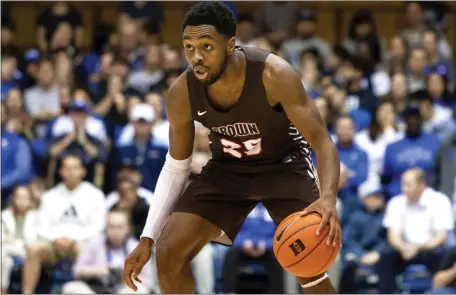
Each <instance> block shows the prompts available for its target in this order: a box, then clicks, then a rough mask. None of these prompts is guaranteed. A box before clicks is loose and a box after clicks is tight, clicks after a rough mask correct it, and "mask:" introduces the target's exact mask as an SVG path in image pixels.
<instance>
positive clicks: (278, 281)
mask: <svg viewBox="0 0 456 295" xmlns="http://www.w3.org/2000/svg"><path fill="white" fill-rule="evenodd" d="M274 232H275V225H274V222H273V221H272V219H271V217H270V216H269V214H268V212H267V211H266V209H265V208H264V207H263V205H261V204H260V205H257V207H255V208H254V209H253V210H252V212H250V214H249V215H248V216H247V218H246V220H245V222H244V224H243V225H242V227H241V230H240V231H239V233H238V235H237V238H236V239H235V240H234V244H233V246H232V247H231V248H230V249H229V250H228V253H227V254H226V257H225V263H224V269H223V277H224V281H225V291H226V292H227V293H237V292H240V291H241V290H239V289H238V286H239V284H238V282H239V268H240V267H241V265H242V264H244V263H245V262H247V263H248V262H250V263H253V262H255V263H258V262H259V263H263V264H264V265H265V266H266V268H267V270H268V271H267V273H268V281H269V289H268V290H267V292H266V293H269V294H272V293H278V294H281V293H283V292H284V275H283V270H282V268H281V267H280V265H279V264H278V263H277V260H276V259H275V257H274V255H273V254H274V252H273V249H272V241H273V237H274Z"/></svg>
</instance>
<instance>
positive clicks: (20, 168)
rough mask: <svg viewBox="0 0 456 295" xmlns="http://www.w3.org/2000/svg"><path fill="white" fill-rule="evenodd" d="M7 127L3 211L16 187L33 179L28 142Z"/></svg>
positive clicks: (4, 154) (4, 130) (3, 173)
mask: <svg viewBox="0 0 456 295" xmlns="http://www.w3.org/2000/svg"><path fill="white" fill-rule="evenodd" d="M2 117H3V114H2ZM2 119H3V118H2ZM2 123H3V122H2ZM5 127H6V126H4V124H2V134H1V137H2V157H1V158H2V170H1V171H2V179H1V185H2V196H1V197H2V202H1V204H2V209H4V208H6V206H8V203H9V196H10V194H11V192H12V191H13V189H14V187H16V186H17V185H21V184H28V182H30V180H31V177H32V154H31V152H30V148H29V146H28V144H27V141H25V140H24V139H23V138H21V137H20V136H19V135H17V134H15V133H12V132H10V131H8V130H6V129H5Z"/></svg>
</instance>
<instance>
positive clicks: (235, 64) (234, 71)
mask: <svg viewBox="0 0 456 295" xmlns="http://www.w3.org/2000/svg"><path fill="white" fill-rule="evenodd" d="M242 55H244V53H243V52H242V51H240V50H236V51H234V54H233V55H232V56H231V58H230V59H229V60H228V64H227V66H226V69H225V71H224V72H223V74H222V75H221V76H220V78H219V79H218V80H217V82H215V83H214V84H213V85H211V86H216V87H217V86H218V85H226V84H229V83H233V82H237V81H238V80H239V78H240V77H243V75H242V72H243V71H244V68H245V67H246V63H247V58H246V60H245V62H244V60H243V56H242Z"/></svg>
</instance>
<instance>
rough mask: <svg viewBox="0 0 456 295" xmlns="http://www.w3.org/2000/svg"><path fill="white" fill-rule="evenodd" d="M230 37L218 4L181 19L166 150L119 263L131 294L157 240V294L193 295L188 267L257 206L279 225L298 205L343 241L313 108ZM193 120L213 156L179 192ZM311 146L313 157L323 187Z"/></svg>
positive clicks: (286, 68) (289, 77)
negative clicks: (141, 224) (133, 241)
mask: <svg viewBox="0 0 456 295" xmlns="http://www.w3.org/2000/svg"><path fill="white" fill-rule="evenodd" d="M235 33H236V21H235V19H234V16H233V14H232V12H231V11H230V10H229V8H227V7H226V6H225V5H224V4H222V3H221V2H206V1H201V2H199V3H198V4H196V5H195V6H193V7H192V8H191V9H190V11H189V12H188V13H187V15H186V16H185V20H184V24H183V44H184V48H185V55H186V58H187V61H188V63H189V65H190V68H189V69H188V70H187V71H186V72H184V73H183V74H182V75H181V76H180V77H179V78H178V79H177V80H176V81H175V82H174V84H173V85H172V86H171V87H170V89H169V94H168V97H167V99H166V104H167V112H168V118H169V122H170V135H169V136H170V150H169V153H168V155H167V159H166V163H165V165H164V167H163V169H162V172H161V174H160V177H159V179H158V183H157V187H156V190H155V196H154V199H153V200H152V204H151V206H150V211H149V215H148V218H147V222H146V225H145V228H144V231H143V235H142V238H141V241H140V243H139V244H138V246H137V247H136V249H135V250H134V251H133V252H132V253H131V254H130V255H129V256H128V258H127V260H126V261H125V269H124V280H125V282H126V284H127V285H128V286H129V287H130V288H131V289H133V290H136V289H137V287H136V286H135V284H134V282H133V281H138V282H140V279H139V278H138V275H139V273H140V272H141V269H142V267H143V266H144V265H145V263H146V262H147V261H148V259H149V258H150V256H151V248H152V246H153V245H154V244H157V248H156V262H157V268H158V279H159V284H160V289H161V291H162V292H163V293H174V294H176V293H194V292H195V283H194V280H193V277H192V272H191V268H190V264H189V263H190V261H191V260H192V259H193V257H195V255H196V254H197V253H198V252H199V251H200V250H201V248H203V247H204V245H206V244H207V243H209V242H210V241H217V242H219V243H223V244H226V245H230V244H231V243H232V242H233V240H234V238H235V237H236V234H237V233H238V231H239V228H240V227H241V224H242V223H243V221H244V219H245V218H246V216H247V215H248V214H249V212H250V211H251V210H252V209H253V208H254V207H255V205H256V204H257V203H258V202H262V203H263V204H264V206H265V207H266V208H267V210H268V211H269V213H270V215H271V217H272V218H273V220H274V222H275V223H276V224H279V223H280V222H281V221H282V220H283V219H284V218H286V217H287V216H288V215H290V214H292V213H295V212H298V211H300V210H304V209H305V208H306V209H305V210H304V211H303V215H305V214H309V213H310V212H318V213H320V214H321V215H322V216H323V219H322V222H321V225H320V227H319V229H318V230H317V233H316V234H317V235H318V234H319V233H320V232H321V231H322V230H323V229H324V227H325V226H327V224H329V227H330V233H329V235H328V239H327V243H328V244H329V245H332V246H336V243H340V241H341V230H340V226H339V219H338V216H337V212H336V191H337V185H338V181H339V159H338V155H337V151H336V148H335V146H334V144H333V142H332V141H331V138H330V137H329V135H328V133H327V130H326V127H325V125H324V123H323V121H322V119H321V117H320V115H319V113H318V111H317V109H316V107H315V105H314V103H313V102H312V101H311V99H310V98H309V97H308V96H307V94H306V92H305V90H304V87H303V85H302V82H301V79H300V77H299V76H298V74H297V73H296V72H295V71H294V70H293V69H292V68H291V66H290V65H289V64H288V63H287V62H286V61H284V60H283V59H281V58H279V57H278V56H276V55H274V54H270V53H269V52H266V51H263V50H261V49H257V48H239V47H236V46H235ZM194 120H196V121H199V122H201V123H202V124H203V125H204V126H206V127H207V128H208V129H209V130H210V135H209V136H210V138H209V139H210V143H211V150H212V160H210V161H209V163H208V164H207V165H206V167H204V168H203V171H202V172H201V174H200V175H199V176H198V177H197V178H196V179H195V180H194V181H193V182H192V183H191V184H190V186H189V187H188V188H187V189H186V190H185V192H184V193H183V194H182V191H183V189H184V185H185V183H186V181H187V177H188V175H189V171H190V164H191V161H192V151H193V139H194V134H195V127H194ZM308 143H309V144H310V146H312V147H313V148H314V149H315V152H316V157H317V162H318V170H319V171H318V172H319V173H318V175H319V176H320V181H318V179H317V176H316V173H315V172H314V170H313V167H312V164H311V161H310V146H309V145H308ZM319 183H320V185H321V187H318V184H319ZM165 223H166V226H165ZM162 230H163V232H162ZM159 237H160V240H158V238H159ZM299 282H300V283H301V285H302V287H303V288H304V289H305V292H306V293H335V290H334V288H333V287H332V286H331V283H330V281H329V279H328V276H327V275H326V274H322V275H317V276H315V277H311V278H299Z"/></svg>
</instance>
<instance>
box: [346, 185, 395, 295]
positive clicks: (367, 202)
mask: <svg viewBox="0 0 456 295" xmlns="http://www.w3.org/2000/svg"><path fill="white" fill-rule="evenodd" d="M360 195H361V199H362V202H363V204H364V210H360V211H357V212H354V213H353V214H352V215H351V216H349V221H348V224H347V226H346V227H345V228H344V242H343V244H344V247H343V248H342V253H343V259H344V261H345V263H346V266H345V269H344V270H343V274H342V278H341V280H340V281H341V284H340V287H339V292H340V293H341V294H356V293H357V291H358V290H357V289H356V286H355V275H356V271H357V269H358V268H359V267H360V266H366V265H375V264H377V262H378V261H379V260H380V259H381V257H382V255H383V253H384V252H385V250H386V249H387V242H386V232H385V229H384V227H383V225H382V223H383V214H384V212H385V197H384V196H383V192H382V191H381V189H380V187H379V186H378V187H376V186H375V185H374V186H366V187H364V188H362V189H361V188H360Z"/></svg>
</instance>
